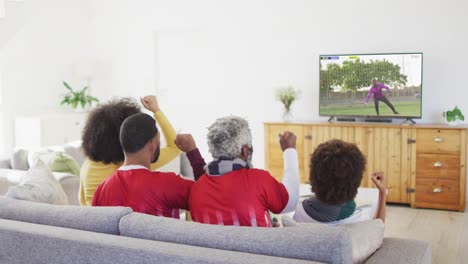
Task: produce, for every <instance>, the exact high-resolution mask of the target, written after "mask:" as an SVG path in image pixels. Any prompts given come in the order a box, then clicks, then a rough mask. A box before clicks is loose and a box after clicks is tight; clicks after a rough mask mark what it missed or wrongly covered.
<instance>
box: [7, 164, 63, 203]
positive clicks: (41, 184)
mask: <svg viewBox="0 0 468 264" xmlns="http://www.w3.org/2000/svg"><path fill="white" fill-rule="evenodd" d="M5 196H7V197H10V198H14V199H20V200H27V201H32V202H39V203H49V204H61V205H66V204H68V197H67V195H66V194H65V192H64V191H63V189H62V186H61V185H60V183H59V182H58V181H57V179H55V177H54V175H53V174H52V172H51V171H50V170H49V169H48V168H47V166H46V165H45V164H44V162H42V161H41V160H38V161H37V162H36V164H35V165H34V166H32V167H31V168H30V169H29V170H28V172H27V173H26V174H25V175H24V176H23V178H22V179H21V182H20V184H19V185H18V186H11V187H10V188H9V189H8V192H7V193H6V194H5Z"/></svg>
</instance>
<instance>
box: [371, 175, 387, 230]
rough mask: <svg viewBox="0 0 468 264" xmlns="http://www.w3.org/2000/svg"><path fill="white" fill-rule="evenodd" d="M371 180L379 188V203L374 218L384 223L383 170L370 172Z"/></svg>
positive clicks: (385, 188) (385, 190) (384, 187)
mask: <svg viewBox="0 0 468 264" xmlns="http://www.w3.org/2000/svg"><path fill="white" fill-rule="evenodd" d="M371 179H372V182H374V184H375V186H376V187H377V189H379V204H378V208H377V213H376V215H375V219H381V220H382V221H383V222H384V223H385V209H386V206H387V205H386V204H387V184H386V181H385V175H384V173H383V172H374V173H373V174H372V177H371Z"/></svg>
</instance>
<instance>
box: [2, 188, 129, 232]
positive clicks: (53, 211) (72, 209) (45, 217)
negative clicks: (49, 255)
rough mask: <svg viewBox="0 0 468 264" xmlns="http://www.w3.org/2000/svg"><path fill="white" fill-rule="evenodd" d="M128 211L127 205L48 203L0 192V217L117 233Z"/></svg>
mask: <svg viewBox="0 0 468 264" xmlns="http://www.w3.org/2000/svg"><path fill="white" fill-rule="evenodd" d="M131 212H133V211H132V209H131V208H128V207H81V206H71V205H67V206H64V205H50V204H41V203H34V202H28V201H21V200H15V199H10V198H8V197H4V196H3V197H2V196H0V218H3V219H9V220H16V221H23V222H28V223H35V224H42V225H51V226H59V227H67V228H73V229H79V230H86V231H93V232H99V233H108V234H119V221H120V218H121V217H122V216H124V215H127V214H129V213H131Z"/></svg>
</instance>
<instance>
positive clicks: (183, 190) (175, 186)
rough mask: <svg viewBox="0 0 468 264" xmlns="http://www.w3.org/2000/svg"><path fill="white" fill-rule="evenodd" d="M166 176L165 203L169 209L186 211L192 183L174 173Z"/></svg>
mask: <svg viewBox="0 0 468 264" xmlns="http://www.w3.org/2000/svg"><path fill="white" fill-rule="evenodd" d="M167 176H168V179H167V182H168V190H167V195H166V197H167V202H168V205H169V206H170V207H171V208H179V209H185V210H188V209H189V208H188V198H189V195H190V190H191V189H192V185H193V183H194V182H193V181H191V180H186V179H184V178H182V177H180V176H179V175H177V174H175V173H171V174H169V175H167Z"/></svg>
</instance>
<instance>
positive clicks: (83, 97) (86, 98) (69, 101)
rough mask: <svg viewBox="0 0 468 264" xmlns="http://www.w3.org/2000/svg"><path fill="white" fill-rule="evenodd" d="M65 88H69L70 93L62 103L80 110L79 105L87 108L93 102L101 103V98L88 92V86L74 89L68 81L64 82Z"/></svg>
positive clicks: (84, 108)
mask: <svg viewBox="0 0 468 264" xmlns="http://www.w3.org/2000/svg"><path fill="white" fill-rule="evenodd" d="M63 85H64V86H65V89H67V90H68V93H67V94H66V95H64V97H63V100H62V102H61V103H60V105H64V104H66V105H70V106H71V107H72V108H73V109H75V110H78V107H79V106H81V108H82V110H86V108H87V107H91V106H92V104H93V103H96V104H97V103H99V100H98V99H97V98H96V97H93V96H91V95H87V94H86V90H87V89H88V87H87V86H86V87H84V88H83V89H81V90H79V91H75V90H73V89H72V88H71V87H70V85H68V83H66V82H63Z"/></svg>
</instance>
